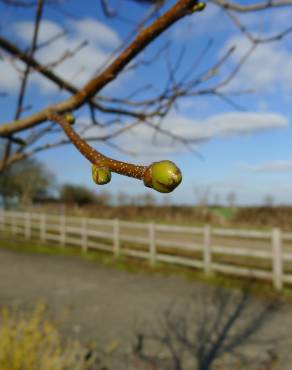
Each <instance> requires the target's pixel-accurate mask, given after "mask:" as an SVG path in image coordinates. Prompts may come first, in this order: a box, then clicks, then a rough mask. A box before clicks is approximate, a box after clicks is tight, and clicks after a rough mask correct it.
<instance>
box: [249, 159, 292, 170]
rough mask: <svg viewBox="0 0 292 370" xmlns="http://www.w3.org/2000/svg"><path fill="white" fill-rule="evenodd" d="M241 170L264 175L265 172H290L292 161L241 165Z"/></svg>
mask: <svg viewBox="0 0 292 370" xmlns="http://www.w3.org/2000/svg"><path fill="white" fill-rule="evenodd" d="M242 169H244V170H245V171H248V172H254V173H261V172H262V173H265V172H267V173H268V172H291V171H292V159H288V160H278V161H269V162H264V163H261V164H257V165H248V164H246V165H242Z"/></svg>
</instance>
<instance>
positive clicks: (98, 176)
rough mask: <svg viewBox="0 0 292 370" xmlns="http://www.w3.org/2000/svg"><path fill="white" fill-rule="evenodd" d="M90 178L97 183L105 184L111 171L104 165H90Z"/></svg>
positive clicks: (109, 178)
mask: <svg viewBox="0 0 292 370" xmlns="http://www.w3.org/2000/svg"><path fill="white" fill-rule="evenodd" d="M91 170H92V179H93V181H94V182H95V183H96V184H97V185H105V184H107V183H109V182H110V181H111V178H112V174H111V171H110V170H109V169H108V168H106V167H98V166H96V165H95V164H93V165H92V169H91Z"/></svg>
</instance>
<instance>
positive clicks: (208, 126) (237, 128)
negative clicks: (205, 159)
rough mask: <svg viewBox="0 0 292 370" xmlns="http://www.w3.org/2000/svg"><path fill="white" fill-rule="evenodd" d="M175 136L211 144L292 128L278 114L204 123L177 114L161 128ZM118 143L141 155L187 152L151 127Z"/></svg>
mask: <svg viewBox="0 0 292 370" xmlns="http://www.w3.org/2000/svg"><path fill="white" fill-rule="evenodd" d="M161 127H162V128H163V129H165V130H168V131H169V132H170V133H171V134H173V135H176V136H179V137H181V138H185V139H188V140H193V141H194V142H195V143H196V142H197V143H201V142H205V141H209V140H211V139H214V138H226V137H231V136H240V135H244V134H254V133H257V132H263V131H266V130H270V129H283V128H286V127H288V119H287V118H286V117H285V116H282V115H280V114H276V113H267V112H262V113H246V112H235V113H222V114H217V115H214V116H211V117H209V118H207V119H205V120H203V121H196V120H195V119H191V118H188V117H185V116H180V115H176V114H172V115H170V116H169V117H168V118H166V120H165V122H164V123H163V125H162V126H161ZM117 141H118V142H119V143H120V144H121V145H122V146H123V147H124V148H129V149H131V150H132V151H134V152H136V153H137V154H139V155H147V156H149V155H151V156H152V155H155V156H156V155H157V154H166V153H170V154H174V152H182V151H186V148H185V147H184V145H183V144H182V143H180V142H179V141H176V140H174V139H173V138H171V137H168V136H166V135H162V134H161V133H157V134H156V135H155V136H154V134H153V129H151V128H150V127H147V124H143V125H140V126H137V127H136V128H134V129H132V130H131V131H128V132H126V133H125V134H124V135H122V136H120V137H118V139H117Z"/></svg>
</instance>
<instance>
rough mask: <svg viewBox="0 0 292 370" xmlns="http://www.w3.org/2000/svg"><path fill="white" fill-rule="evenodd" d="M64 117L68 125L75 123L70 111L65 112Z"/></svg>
mask: <svg viewBox="0 0 292 370" xmlns="http://www.w3.org/2000/svg"><path fill="white" fill-rule="evenodd" d="M65 119H66V121H67V122H68V123H69V124H70V125H74V123H75V117H74V116H73V114H71V113H67V114H66V115H65Z"/></svg>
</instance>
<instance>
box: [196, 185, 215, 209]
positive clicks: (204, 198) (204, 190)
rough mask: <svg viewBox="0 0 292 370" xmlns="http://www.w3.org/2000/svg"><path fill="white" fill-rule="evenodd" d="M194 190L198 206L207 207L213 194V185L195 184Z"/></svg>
mask: <svg viewBox="0 0 292 370" xmlns="http://www.w3.org/2000/svg"><path fill="white" fill-rule="evenodd" d="M194 192H195V197H196V200H197V205H198V207H202V208H206V207H207V206H208V204H209V200H210V196H211V187H210V186H209V185H195V186H194Z"/></svg>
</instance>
